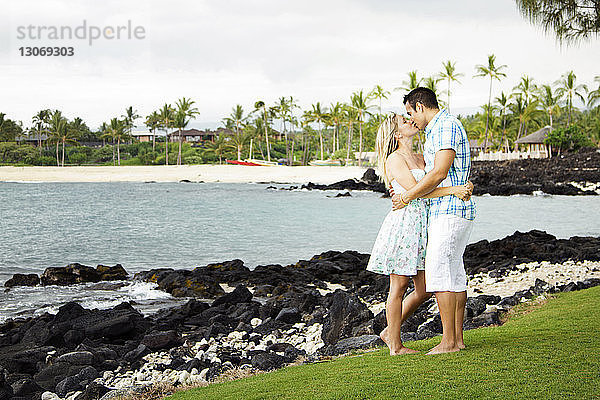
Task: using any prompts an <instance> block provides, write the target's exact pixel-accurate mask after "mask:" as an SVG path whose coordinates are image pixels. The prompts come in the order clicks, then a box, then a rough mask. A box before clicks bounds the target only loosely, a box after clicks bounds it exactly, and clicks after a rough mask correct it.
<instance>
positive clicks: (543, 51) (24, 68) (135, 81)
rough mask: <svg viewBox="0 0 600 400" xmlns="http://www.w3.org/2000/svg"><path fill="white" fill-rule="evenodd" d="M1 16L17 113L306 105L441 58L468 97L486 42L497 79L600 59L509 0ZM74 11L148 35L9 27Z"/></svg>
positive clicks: (90, 6) (584, 76)
mask: <svg viewBox="0 0 600 400" xmlns="http://www.w3.org/2000/svg"><path fill="white" fill-rule="evenodd" d="M5 18H8V19H9V22H10V23H8V24H0V35H2V36H3V37H5V38H6V37H9V38H10V40H2V42H3V43H4V47H0V57H1V59H0V87H2V88H3V90H2V96H1V97H0V111H1V112H4V113H7V114H8V115H9V117H11V118H16V119H20V120H23V121H24V122H25V123H26V124H27V123H29V121H30V119H31V116H32V115H33V114H34V113H35V112H36V111H37V110H39V109H41V108H45V107H52V108H60V109H62V110H63V111H64V112H65V113H66V114H67V115H69V116H75V115H77V116H81V117H83V118H84V119H85V120H86V121H88V122H89V123H90V124H91V125H93V126H96V125H97V124H99V123H100V122H101V121H104V120H107V119H109V118H110V117H112V116H115V115H120V114H121V113H122V111H123V109H124V108H125V107H126V106H129V105H134V107H135V108H136V109H138V110H139V111H140V112H141V113H143V114H146V113H148V112H150V111H151V110H153V109H155V108H158V107H159V106H160V105H162V104H163V103H164V102H173V101H175V100H176V99H177V98H179V97H182V96H187V97H192V98H193V99H195V100H196V102H197V103H198V107H199V108H200V111H201V116H200V121H203V122H204V123H215V122H218V121H220V120H221V118H223V117H224V116H225V115H226V114H228V113H229V112H230V110H231V107H232V106H233V105H234V104H237V103H240V104H242V105H244V107H245V108H247V109H248V108H249V107H251V106H252V104H253V103H254V101H255V100H257V99H259V98H261V99H265V100H266V101H274V100H275V99H276V98H278V97H280V96H289V95H293V96H294V97H295V98H298V99H300V102H301V105H302V106H304V107H308V106H309V105H310V103H313V102H316V101H321V102H322V103H324V104H329V103H330V102H332V101H344V100H346V99H347V98H348V97H349V95H350V94H351V93H352V92H353V91H356V90H359V89H370V88H371V87H372V86H373V85H375V84H381V85H383V86H384V87H386V88H388V89H391V88H393V87H396V86H399V85H400V83H401V82H402V80H404V79H405V76H406V73H407V72H408V71H409V70H414V69H416V70H418V71H419V73H420V75H422V76H423V75H430V74H434V73H437V72H438V71H439V69H440V68H441V63H442V61H444V60H447V59H451V60H454V61H456V62H457V68H458V69H459V71H460V72H463V73H464V74H465V76H464V77H463V79H462V80H463V83H462V84H461V85H455V87H454V90H453V93H454V94H453V99H452V104H453V108H455V110H457V111H461V110H472V109H474V108H476V107H479V106H480V105H481V104H483V103H484V102H485V101H486V100H487V88H488V86H487V85H488V83H487V81H485V80H484V79H474V78H473V77H472V76H473V72H474V66H475V65H476V64H480V63H485V62H486V60H487V54H490V53H495V54H496V55H497V58H498V62H500V63H503V64H507V65H508V66H509V68H508V70H507V72H508V74H509V76H508V78H507V79H506V80H505V81H503V82H502V83H500V85H498V84H497V83H494V85H495V87H496V88H497V89H498V88H502V89H503V90H505V91H510V90H511V88H512V87H513V86H514V85H515V84H516V82H517V81H518V79H519V77H520V76H521V75H522V74H529V75H531V76H532V77H534V78H535V79H536V81H538V82H553V81H554V80H556V79H557V78H558V77H559V76H560V75H561V74H562V73H563V72H565V71H567V70H570V69H573V70H574V71H575V72H576V73H577V76H578V78H579V80H581V81H582V82H583V81H587V82H591V80H592V79H593V76H594V75H597V74H598V73H597V69H596V67H595V66H596V65H597V64H598V62H599V61H600V56H599V55H598V54H599V53H598V51H597V50H596V47H597V44H598V42H597V41H594V42H591V43H587V44H583V45H581V46H579V47H575V48H560V47H558V46H557V45H556V43H555V41H554V39H553V38H552V37H548V36H545V35H544V34H543V33H541V32H540V31H539V29H537V28H535V27H532V26H531V25H530V24H529V23H528V22H527V21H525V20H524V19H523V18H522V17H521V16H520V15H519V14H518V12H517V10H516V5H515V3H514V1H512V0H502V1H495V2H482V1H476V0H461V1H451V2H450V1H442V0H435V1H430V2H427V5H423V2H419V3H416V2H408V1H392V0H379V1H361V0H331V1H316V0H305V1H302V2H298V1H284V0H260V1H252V2H249V1H242V0H229V1H227V0H225V1H217V0H209V1H206V0H205V1H194V2H189V1H182V0H178V1H169V2H159V1H141V0H131V1H127V2H122V1H113V0H109V1H103V2H93V1H84V0H79V1H69V2H67V1H66V0H43V1H42V0H35V1H34V0H30V1H22V2H12V3H11V4H10V6H9V7H8V17H6V16H5ZM83 19H86V20H87V22H88V23H90V24H95V25H100V26H103V25H117V24H124V23H127V20H131V21H132V22H133V23H134V24H136V25H143V26H144V27H145V29H146V32H147V37H146V39H144V40H142V41H126V40H122V41H119V42H115V41H104V42H100V41H98V42H97V43H96V44H94V45H93V46H91V47H90V46H88V45H87V44H84V43H74V44H73V45H74V46H75V47H76V51H77V56H76V57H74V58H68V59H67V58H64V59H63V58H57V59H46V58H44V59H36V58H30V59H24V58H23V57H20V56H18V47H19V46H20V45H24V44H25V43H23V42H19V41H18V40H16V39H15V32H16V31H15V30H16V26H18V25H26V24H41V25H64V24H71V25H76V24H81V22H82V20H83ZM7 44H8V46H7ZM31 44H36V43H31ZM64 44H65V45H66V44H67V43H64ZM440 85H441V87H442V88H443V87H445V86H444V84H443V83H440ZM400 98H401V94H400V93H398V92H394V94H393V96H392V97H391V99H390V100H389V101H388V102H387V103H386V104H384V107H385V108H395V109H399V108H400Z"/></svg>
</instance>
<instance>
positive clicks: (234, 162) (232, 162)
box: [225, 160, 260, 167]
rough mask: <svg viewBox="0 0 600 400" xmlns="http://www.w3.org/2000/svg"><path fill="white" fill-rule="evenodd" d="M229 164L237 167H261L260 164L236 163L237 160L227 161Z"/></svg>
mask: <svg viewBox="0 0 600 400" xmlns="http://www.w3.org/2000/svg"><path fill="white" fill-rule="evenodd" d="M225 161H227V164H235V165H247V166H250V167H260V164H257V163H253V162H248V161H235V160H225Z"/></svg>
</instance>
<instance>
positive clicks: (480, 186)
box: [289, 149, 600, 196]
mask: <svg viewBox="0 0 600 400" xmlns="http://www.w3.org/2000/svg"><path fill="white" fill-rule="evenodd" d="M472 165H473V166H472V173H471V181H473V183H474V184H475V188H474V190H473V194H474V195H476V196H481V195H486V194H489V195H492V196H511V195H515V194H525V195H531V194H535V193H545V194H552V195H570V196H583V195H586V196H594V195H598V194H600V150H596V149H582V150H581V151H579V152H576V153H567V154H563V155H561V156H559V157H554V158H548V159H525V160H512V161H475V162H473V164H472ZM289 189H306V190H314V189H316V190H342V191H347V190H369V191H374V192H378V193H383V194H385V195H388V193H387V190H386V188H385V185H384V184H383V183H381V182H378V180H377V175H376V174H375V171H374V170H373V169H368V170H367V171H366V172H365V174H364V175H363V177H362V178H361V179H360V180H359V179H346V180H343V181H339V182H336V183H333V184H330V185H320V184H315V183H310V182H309V183H308V184H306V185H302V186H292V187H290V188H289Z"/></svg>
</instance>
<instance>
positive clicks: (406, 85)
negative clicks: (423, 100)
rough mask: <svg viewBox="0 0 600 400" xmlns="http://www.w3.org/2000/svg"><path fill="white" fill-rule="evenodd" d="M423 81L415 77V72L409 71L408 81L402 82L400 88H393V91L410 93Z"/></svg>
mask: <svg viewBox="0 0 600 400" xmlns="http://www.w3.org/2000/svg"><path fill="white" fill-rule="evenodd" d="M422 80H423V79H422V78H419V77H418V76H417V71H416V70H414V71H409V72H408V80H405V81H402V86H400V87H397V88H394V90H402V91H405V92H410V91H411V90H413V89H416V88H418V87H419V86H420V85H421V81H422Z"/></svg>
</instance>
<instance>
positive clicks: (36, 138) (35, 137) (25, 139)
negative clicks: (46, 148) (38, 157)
mask: <svg viewBox="0 0 600 400" xmlns="http://www.w3.org/2000/svg"><path fill="white" fill-rule="evenodd" d="M48 137H49V136H48V135H46V134H45V133H42V134H41V135H40V134H38V133H31V134H29V135H20V136H17V137H15V142H17V143H19V144H22V143H27V144H30V145H32V146H37V145H38V143H39V142H40V140H41V142H42V145H43V144H44V142H45V141H46V140H48Z"/></svg>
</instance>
